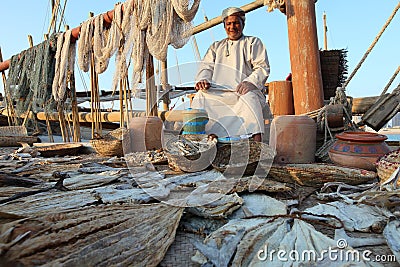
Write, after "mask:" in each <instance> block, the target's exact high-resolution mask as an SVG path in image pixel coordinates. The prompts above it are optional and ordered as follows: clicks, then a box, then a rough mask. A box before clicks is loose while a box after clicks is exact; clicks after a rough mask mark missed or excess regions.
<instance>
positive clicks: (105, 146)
mask: <svg viewBox="0 0 400 267" xmlns="http://www.w3.org/2000/svg"><path fill="white" fill-rule="evenodd" d="M126 132H127V131H126V129H124V128H119V129H116V130H114V131H111V132H110V133H108V134H106V135H105V136H103V137H102V136H96V137H95V138H94V139H92V140H90V144H91V145H92V147H93V148H94V150H96V152H97V153H98V154H100V155H102V156H106V157H114V156H118V157H122V156H123V155H124V151H123V147H122V139H123V137H124V135H125V134H126Z"/></svg>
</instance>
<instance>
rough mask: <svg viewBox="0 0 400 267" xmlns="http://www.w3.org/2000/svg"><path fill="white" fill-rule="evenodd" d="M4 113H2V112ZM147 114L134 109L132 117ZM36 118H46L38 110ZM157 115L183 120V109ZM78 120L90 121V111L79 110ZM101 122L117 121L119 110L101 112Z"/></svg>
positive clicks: (52, 115) (50, 116) (55, 117)
mask: <svg viewBox="0 0 400 267" xmlns="http://www.w3.org/2000/svg"><path fill="white" fill-rule="evenodd" d="M3 115H4V114H3ZM144 116H147V114H146V112H145V111H134V112H133V117H144ZM36 117H37V119H38V120H46V114H45V113H44V112H39V113H37V115H36ZM158 117H160V118H161V119H162V120H163V121H183V110H171V111H159V112H158ZM78 118H79V122H92V121H93V120H94V118H93V116H92V114H91V113H90V112H79V114H78ZM48 119H49V120H50V121H58V119H59V118H58V113H57V112H51V113H49V114H48ZM65 119H66V120H67V121H72V113H66V114H65ZM100 119H101V122H119V121H120V112H119V111H114V112H101V114H100Z"/></svg>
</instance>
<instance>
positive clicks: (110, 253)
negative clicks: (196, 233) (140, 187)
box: [0, 204, 183, 266]
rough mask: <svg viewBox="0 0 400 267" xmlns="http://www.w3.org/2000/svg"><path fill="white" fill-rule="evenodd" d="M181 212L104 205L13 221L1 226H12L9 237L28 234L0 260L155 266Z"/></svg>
mask: <svg viewBox="0 0 400 267" xmlns="http://www.w3.org/2000/svg"><path fill="white" fill-rule="evenodd" d="M182 212H183V209H182V208H177V207H171V206H169V205H165V204H149V205H106V206H105V205H102V206H95V207H85V208H81V209H74V210H69V211H66V212H61V213H51V214H48V215H44V216H40V217H35V218H30V219H25V220H24V221H16V222H11V223H8V225H7V226H8V227H7V229H6V228H5V227H3V228H2V229H4V231H7V230H8V229H10V228H13V232H12V236H11V237H10V239H11V240H14V239H15V237H17V236H18V235H20V234H25V233H29V234H27V236H25V237H24V238H23V239H22V240H21V241H19V242H17V243H16V244H14V245H13V246H10V247H9V248H8V249H7V250H6V251H3V253H4V254H3V255H2V256H1V257H0V261H1V262H2V263H8V264H9V265H14V266H38V265H40V266H114V265H118V266H157V265H158V264H159V263H160V262H161V260H162V259H163V257H164V255H165V253H166V251H167V249H168V247H169V246H170V245H171V243H172V242H173V241H174V238H175V233H176V229H177V226H178V224H179V220H180V218H181V215H182ZM143 214H146V216H143ZM1 234H2V233H0V235H1ZM3 245H6V244H3Z"/></svg>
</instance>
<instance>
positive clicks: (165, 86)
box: [161, 36, 194, 110]
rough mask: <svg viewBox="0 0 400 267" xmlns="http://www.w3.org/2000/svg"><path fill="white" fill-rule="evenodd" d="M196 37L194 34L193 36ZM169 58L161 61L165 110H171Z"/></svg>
mask: <svg viewBox="0 0 400 267" xmlns="http://www.w3.org/2000/svg"><path fill="white" fill-rule="evenodd" d="M193 37H194V36H193ZM167 66H168V64H167V60H165V61H161V84H162V88H163V90H164V95H163V108H164V110H169V103H170V99H169V93H168V92H169V90H170V89H171V86H170V85H169V83H168V71H167Z"/></svg>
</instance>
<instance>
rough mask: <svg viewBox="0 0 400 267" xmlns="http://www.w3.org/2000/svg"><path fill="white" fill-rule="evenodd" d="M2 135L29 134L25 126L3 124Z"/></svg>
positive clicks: (0, 128) (0, 132) (0, 134)
mask: <svg viewBox="0 0 400 267" xmlns="http://www.w3.org/2000/svg"><path fill="white" fill-rule="evenodd" d="M0 136H13V137H15V136H28V131H27V130H26V127H25V126H2V127H0Z"/></svg>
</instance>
